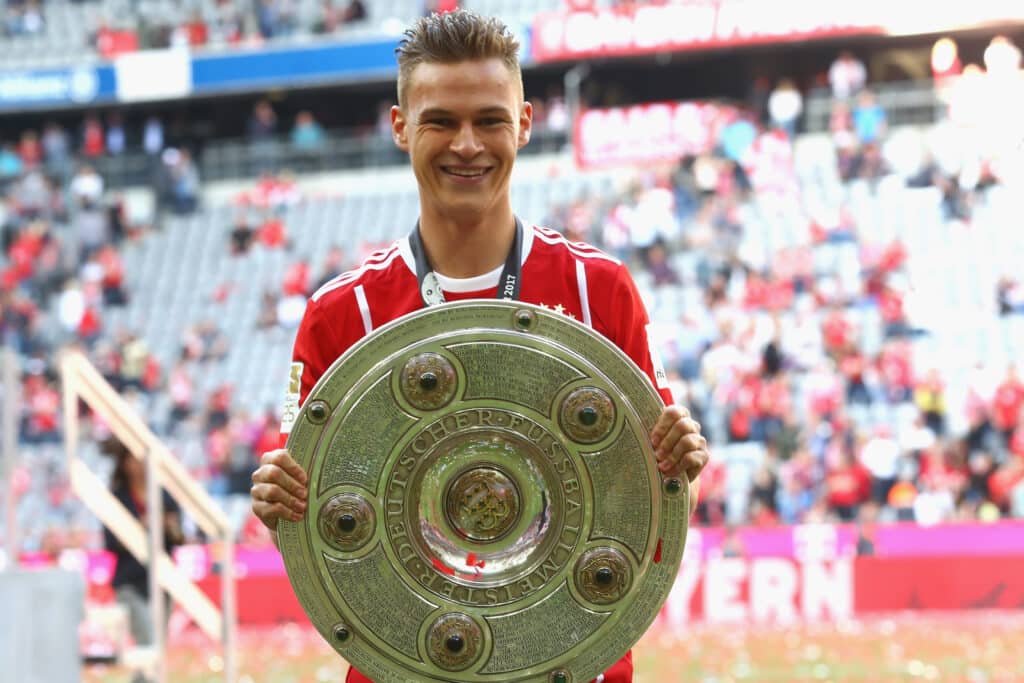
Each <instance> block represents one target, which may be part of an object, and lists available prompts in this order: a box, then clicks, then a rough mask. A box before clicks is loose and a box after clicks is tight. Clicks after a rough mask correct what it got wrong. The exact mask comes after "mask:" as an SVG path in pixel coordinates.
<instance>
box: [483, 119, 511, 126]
mask: <svg viewBox="0 0 1024 683" xmlns="http://www.w3.org/2000/svg"><path fill="white" fill-rule="evenodd" d="M503 123H505V120H504V119H480V125H481V126H500V125H501V124H503Z"/></svg>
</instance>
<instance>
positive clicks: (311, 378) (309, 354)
mask: <svg viewBox="0 0 1024 683" xmlns="http://www.w3.org/2000/svg"><path fill="white" fill-rule="evenodd" d="M347 320H351V317H350V316H348V315H347V307H346V306H345V302H344V300H339V299H333V300H332V301H331V306H330V310H329V311H328V310H327V307H326V306H325V305H324V303H323V300H319V301H314V300H312V299H310V301H309V303H307V304H306V312H305V314H304V315H303V316H302V322H300V323H299V331H298V333H297V334H296V336H295V346H294V348H293V350H292V364H291V369H290V372H289V377H288V388H287V392H286V394H285V399H284V408H283V410H282V413H281V443H282V447H283V444H284V442H285V440H286V439H287V437H288V434H289V433H291V430H292V425H293V424H294V422H295V418H296V417H297V416H298V412H299V407H300V406H302V404H303V403H305V401H306V397H307V396H308V395H309V392H310V390H311V389H312V388H313V385H315V384H316V382H317V380H319V379H320V377H321V376H322V375H323V374H324V373H325V372H326V371H327V369H328V368H329V367H331V364H332V363H334V361H335V360H337V359H338V358H339V357H340V356H341V355H342V354H343V353H345V351H346V350H347V349H348V348H349V347H350V346H352V344H354V343H355V342H356V341H357V340H358V339H359V338H360V337H361V336H362V331H363V328H362V326H361V325H360V326H359V327H358V328H357V329H355V328H353V326H352V325H350V324H348V322H347ZM339 332H347V334H343V333H339Z"/></svg>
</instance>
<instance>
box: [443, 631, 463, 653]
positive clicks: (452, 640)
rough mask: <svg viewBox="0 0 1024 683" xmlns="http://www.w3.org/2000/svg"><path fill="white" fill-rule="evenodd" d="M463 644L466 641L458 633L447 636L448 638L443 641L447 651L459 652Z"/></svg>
mask: <svg viewBox="0 0 1024 683" xmlns="http://www.w3.org/2000/svg"><path fill="white" fill-rule="evenodd" d="M465 645H466V641H464V640H463V639H462V636H460V635H459V634H458V633H453V634H452V635H450V636H448V640H446V641H445V642H444V646H445V647H446V648H448V651H449V652H461V651H462V648H463V647H464V646H465Z"/></svg>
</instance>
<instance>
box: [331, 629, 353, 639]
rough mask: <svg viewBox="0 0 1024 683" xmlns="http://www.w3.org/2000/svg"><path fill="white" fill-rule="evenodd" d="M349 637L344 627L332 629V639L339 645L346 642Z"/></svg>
mask: <svg viewBox="0 0 1024 683" xmlns="http://www.w3.org/2000/svg"><path fill="white" fill-rule="evenodd" d="M349 635H351V634H350V633H349V632H348V629H347V628H345V627H344V626H339V627H338V628H336V629H334V639H335V640H337V641H338V642H339V643H344V642H345V641H346V640H348V637H349Z"/></svg>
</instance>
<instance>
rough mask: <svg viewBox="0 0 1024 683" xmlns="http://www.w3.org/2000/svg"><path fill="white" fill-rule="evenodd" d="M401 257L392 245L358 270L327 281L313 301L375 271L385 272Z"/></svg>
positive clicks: (369, 257)
mask: <svg viewBox="0 0 1024 683" xmlns="http://www.w3.org/2000/svg"><path fill="white" fill-rule="evenodd" d="M397 256H399V250H398V244H397V243H395V244H392V245H391V246H390V247H388V248H387V249H380V250H378V251H375V252H373V253H372V254H370V255H369V256H367V257H366V260H365V261H363V262H362V264H360V266H359V267H358V268H355V269H353V270H349V271H346V272H344V273H342V274H341V275H339V276H337V277H336V278H334V279H332V280H329V281H327V282H326V283H324V285H323V286H322V287H321V288H320V289H318V290H316V292H315V293H314V294H313V296H312V297H310V298H311V299H312V300H313V301H319V300H320V299H321V298H322V297H323V296H324V295H325V294H327V293H328V292H332V291H334V290H336V289H339V288H340V287H344V286H345V285H347V284H350V283H353V282H356V281H357V280H359V279H360V278H361V277H363V276H364V275H366V274H367V273H369V272H372V271H375V270H384V269H385V268H387V267H389V266H390V265H391V264H392V262H394V260H395V258H396V257H397Z"/></svg>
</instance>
